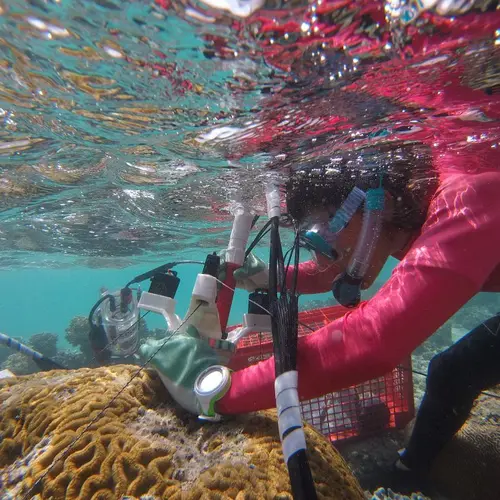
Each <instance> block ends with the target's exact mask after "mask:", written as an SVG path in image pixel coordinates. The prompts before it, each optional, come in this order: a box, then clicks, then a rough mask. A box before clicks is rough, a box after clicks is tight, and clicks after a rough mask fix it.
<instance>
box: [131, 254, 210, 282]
mask: <svg viewBox="0 0 500 500" xmlns="http://www.w3.org/2000/svg"><path fill="white" fill-rule="evenodd" d="M180 264H201V265H203V264H204V262H201V261H199V260H178V261H175V262H168V263H167V264H163V265H161V266H158V267H155V268H154V269H151V270H150V271H146V272H145V273H142V274H139V275H138V276H136V277H135V278H133V279H131V280H130V281H129V282H128V283H127V284H126V285H125V287H124V288H128V287H129V286H130V285H133V284H135V283H140V282H141V281H144V280H147V279H148V278H152V277H153V276H154V275H155V274H161V273H164V272H165V271H169V270H170V269H172V268H173V267H175V266H178V265H180Z"/></svg>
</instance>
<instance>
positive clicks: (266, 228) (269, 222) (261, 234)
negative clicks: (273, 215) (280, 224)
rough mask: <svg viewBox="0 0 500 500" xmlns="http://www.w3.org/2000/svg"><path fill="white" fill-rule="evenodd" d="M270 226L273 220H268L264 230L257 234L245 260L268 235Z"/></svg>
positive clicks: (246, 252)
mask: <svg viewBox="0 0 500 500" xmlns="http://www.w3.org/2000/svg"><path fill="white" fill-rule="evenodd" d="M270 225H271V220H268V221H267V222H266V223H265V224H264V226H263V227H262V229H261V230H260V231H259V232H258V233H257V236H256V237H255V238H254V239H253V241H252V243H250V245H249V246H248V248H247V249H246V251H245V259H246V258H247V257H248V256H249V255H250V252H251V251H252V250H253V249H254V248H255V247H256V246H257V244H258V243H259V241H260V240H261V239H262V238H263V237H264V236H265V235H266V234H267V233H268V231H269V227H270Z"/></svg>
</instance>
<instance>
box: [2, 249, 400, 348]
mask: <svg viewBox="0 0 500 500" xmlns="http://www.w3.org/2000/svg"><path fill="white" fill-rule="evenodd" d="M256 253H257V255H259V256H260V257H262V258H264V259H266V258H267V257H266V255H265V251H264V250H262V249H261V250H259V251H258V252H256ZM195 258H196V259H200V260H201V261H203V260H204V259H205V254H202V253H199V255H198V256H197V257H195ZM394 265H395V261H394V260H392V261H390V262H388V263H387V265H386V266H385V268H384V270H383V271H382V273H381V275H380V277H379V279H378V280H377V282H376V283H375V284H374V285H373V286H372V288H370V289H369V290H367V291H365V292H364V293H365V294H366V295H367V296H369V295H371V294H372V293H373V292H374V290H375V289H376V288H377V287H378V286H380V283H382V282H383V281H384V280H386V279H387V278H388V276H389V274H390V272H391V270H392V268H393V267H394ZM150 268H151V266H150V265H135V266H130V267H127V268H123V269H90V268H86V267H80V266H75V267H72V268H67V269H36V268H31V269H18V270H16V271H13V270H11V271H5V270H4V271H0V283H1V284H2V287H1V290H0V318H2V319H1V324H0V331H1V332H3V333H5V334H7V335H10V336H16V337H21V338H24V339H29V337H30V336H31V335H33V334H35V333H42V332H50V333H55V334H57V335H58V337H59V340H58V345H59V347H60V348H66V347H70V346H69V344H68V343H67V342H66V340H65V338H64V330H65V329H66V327H67V326H68V324H69V322H70V321H71V319H72V318H74V317H75V316H87V315H88V313H89V311H90V308H91V307H92V305H93V304H94V303H95V301H96V300H97V298H98V297H99V289H100V288H101V287H102V286H106V287H108V288H109V289H110V290H116V289H119V288H121V287H123V286H124V285H125V284H126V283H127V281H128V280H129V279H131V278H132V277H134V276H136V275H138V274H141V273H143V272H145V271H148V270H149V269H150ZM177 270H178V272H179V277H180V278H181V282H180V285H179V289H178V291H177V294H176V300H177V312H178V314H180V315H181V317H182V316H183V315H184V313H185V312H186V310H187V307H188V305H189V300H190V296H191V291H192V288H193V285H194V282H195V279H196V275H197V273H198V272H200V270H201V266H199V265H196V264H186V265H182V266H179V267H178V268H177ZM148 283H149V282H145V284H143V289H147V286H148ZM247 297H248V293H247V292H245V291H243V290H237V291H236V294H235V296H234V302H233V306H232V309H231V315H230V318H229V319H230V324H238V323H240V322H241V319H242V315H243V314H244V313H245V312H246V311H247V307H248V304H247ZM313 300H322V301H331V302H332V303H333V299H332V298H331V294H329V293H323V294H312V295H304V296H301V298H300V303H301V305H302V306H305V305H307V303H308V302H310V301H313ZM146 319H147V324H148V327H149V328H163V327H164V326H165V324H164V322H163V320H162V318H161V317H159V316H156V315H154V314H149V315H148V316H147V318H146Z"/></svg>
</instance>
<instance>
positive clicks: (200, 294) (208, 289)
mask: <svg viewBox="0 0 500 500" xmlns="http://www.w3.org/2000/svg"><path fill="white" fill-rule="evenodd" d="M216 298H217V280H216V279H215V278H214V277H213V276H210V274H201V273H200V274H198V276H197V277H196V281H195V283H194V288H193V294H192V296H191V300H203V301H205V302H208V303H209V304H213V303H215V299H216Z"/></svg>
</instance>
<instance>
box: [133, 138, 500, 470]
mask: <svg viewBox="0 0 500 500" xmlns="http://www.w3.org/2000/svg"><path fill="white" fill-rule="evenodd" d="M490 153H491V154H490V155H489V156H488V155H483V157H482V159H483V163H482V165H479V164H476V165H475V168H474V169H470V168H469V167H470V165H469V163H468V158H469V157H465V158H462V157H461V155H460V154H453V155H452V154H449V155H446V154H432V151H431V148H430V147H428V146H425V145H423V144H421V143H416V142H410V141H402V140H401V141H393V142H390V143H385V144H382V145H379V146H377V147H365V148H362V149H358V150H354V151H344V152H342V153H338V154H337V155H331V156H328V157H326V158H323V159H318V158H314V159H313V160H310V162H309V163H307V162H306V163H305V164H298V166H297V167H295V169H294V171H292V172H291V173H290V175H289V178H288V180H287V182H286V186H285V192H286V204H287V209H288V213H289V215H290V216H291V217H292V218H293V220H294V223H295V226H296V229H297V234H300V235H301V241H302V245H303V246H306V247H307V248H308V249H310V250H311V251H312V254H313V258H312V259H311V260H308V261H306V262H302V263H300V264H299V267H298V281H297V289H298V292H299V293H302V294H304V293H320V292H326V291H328V290H332V291H333V294H334V296H335V297H336V298H337V300H338V302H339V303H341V304H343V305H345V306H347V307H352V309H351V310H350V311H349V312H348V313H347V314H346V315H345V316H343V317H342V318H340V319H337V320H335V321H333V322H331V323H330V324H328V325H326V326H324V327H323V328H321V329H319V330H317V331H316V332H315V333H314V334H312V335H309V336H305V337H302V338H300V339H299V342H298V354H297V356H298V358H297V369H298V371H299V373H300V377H299V383H298V391H299V396H300V399H302V400H307V399H312V398H316V397H320V396H322V395H325V394H327V393H331V392H336V391H339V390H341V389H344V388H347V387H350V386H352V385H355V384H359V383H362V382H364V381H366V380H371V379H374V378H377V377H380V376H383V375H384V374H385V373H387V372H389V371H390V370H392V369H393V368H394V367H395V366H397V365H398V363H399V362H400V361H401V360H402V359H403V358H404V357H406V356H408V355H409V354H410V353H411V352H412V351H413V350H414V349H415V348H416V347H417V346H419V345H420V344H421V343H422V342H423V341H424V340H426V339H427V338H428V337H430V336H431V335H432V334H433V333H434V332H435V331H436V330H437V329H438V328H439V327H440V326H442V325H443V324H444V323H445V322H446V321H447V320H448V319H449V318H450V317H451V316H452V315H453V314H454V313H456V312H457V311H458V310H459V309H460V308H461V307H462V306H463V305H464V304H466V303H467V302H468V301H469V300H470V299H471V298H472V297H473V296H474V295H475V294H477V293H479V292H480V291H492V292H498V291H500V256H499V253H498V248H499V247H500V197H499V196H498V192H499V190H500V171H498V168H497V164H498V155H495V154H493V152H491V151H490ZM299 156H300V155H299ZM461 158H462V159H461ZM299 159H300V158H298V159H297V160H299ZM390 256H393V257H395V258H396V259H398V260H399V261H400V262H399V264H398V265H397V266H396V267H395V269H394V270H393V272H392V274H391V276H390V278H389V279H388V281H387V282H386V283H385V284H384V285H383V286H382V287H381V288H380V290H379V291H378V292H377V293H376V294H375V295H374V296H373V297H372V298H371V299H370V300H368V301H366V302H364V303H362V304H361V305H359V307H354V306H357V305H358V303H359V300H360V290H361V289H366V288H368V287H369V286H370V285H371V284H372V283H373V282H374V280H375V279H376V278H377V276H378V275H379V273H380V271H381V269H382V267H383V266H384V264H385V263H386V261H387V259H388V258H389V257H390ZM292 274H293V273H292V272H288V273H287V277H288V276H291V275H292ZM266 277H267V266H266V264H265V263H264V262H263V261H261V260H260V259H258V258H257V257H255V256H253V255H252V254H250V255H249V256H248V258H247V259H246V261H245V262H244V265H243V266H242V267H241V268H240V269H239V270H237V271H236V273H235V278H236V279H237V286H238V287H240V288H244V289H246V290H254V289H257V288H265V287H266V286H268V285H267V283H266ZM499 326H500V316H495V317H493V318H490V319H488V318H485V322H484V323H483V324H482V325H480V326H478V327H477V328H476V329H474V330H472V331H471V332H470V333H469V334H468V335H466V336H465V337H464V338H463V339H462V340H460V341H459V342H457V343H456V344H454V345H452V346H451V347H450V348H448V349H447V350H446V351H445V352H443V353H441V354H439V355H437V356H436V357H435V358H433V359H432V361H431V363H430V366H429V372H428V380H427V392H426V394H425V397H424V400H423V402H422V405H421V408H420V410H419V412H418V416H417V419H416V424H415V427H414V431H413V435H412V437H411V440H410V442H409V445H408V447H407V449H406V450H404V451H403V452H402V453H401V456H400V458H399V460H398V462H397V463H396V468H397V470H402V471H405V472H404V474H407V473H411V474H413V473H414V474H415V475H417V476H418V477H425V474H426V473H427V472H428V470H429V467H430V465H431V464H432V461H433V459H434V458H435V457H436V456H437V455H438V453H439V452H440V450H441V449H442V448H443V447H444V445H445V444H446V443H447V442H448V441H449V440H450V439H451V438H452V437H453V435H454V434H455V433H456V432H457V431H458V430H459V429H460V427H461V426H462V424H463V423H464V421H465V420H466V418H467V417H468V414H469V412H470V410H471V407H472V405H473V402H474V400H475V398H476V397H477V396H478V394H479V393H480V391H482V390H484V389H486V388H489V387H491V386H493V385H495V384H498V383H499V382H500V365H499V363H498V359H499V357H500V335H498V331H499ZM155 348H156V346H155V345H150V344H145V345H143V346H142V347H141V348H140V353H141V356H142V357H143V358H146V359H148V358H150V355H151V354H152V353H153V352H154V351H155ZM221 359H222V357H221V355H220V352H218V351H217V349H210V348H209V347H207V344H206V343H204V342H202V341H201V340H200V337H199V335H198V332H196V329H193V328H190V329H189V331H188V332H186V333H185V334H184V335H176V336H174V338H173V339H172V341H171V342H170V343H169V345H168V348H165V349H163V350H162V351H160V352H157V353H156V356H155V357H154V359H152V360H151V364H152V365H153V366H154V367H155V368H156V369H157V371H158V372H159V373H160V375H161V377H162V380H163V381H164V382H166V385H167V388H168V389H169V391H170V392H171V393H172V395H173V397H174V398H175V399H176V400H177V401H178V402H179V403H180V404H181V405H182V406H184V407H185V408H187V409H190V410H191V411H193V412H199V411H200V404H202V403H200V396H199V391H198V389H199V387H198V386H197V383H198V381H199V377H200V376H201V374H202V373H203V372H205V371H206V370H208V369H210V367H213V366H216V365H224V364H226V363H225V362H224V361H221ZM221 373H222V375H223V376H222V378H223V379H224V380H223V383H222V382H221V385H220V387H219V389H218V390H217V391H215V392H212V393H211V394H210V401H209V403H207V402H206V401H205V403H203V404H202V406H203V405H204V406H203V409H202V410H203V411H202V413H203V414H207V415H208V414H210V415H211V416H214V415H220V414H221V415H231V414H239V413H247V412H253V411H257V410H264V409H268V408H273V407H275V404H276V400H275V392H274V381H275V366H274V360H273V359H272V358H270V359H268V360H265V361H262V362H260V363H258V364H255V365H252V366H249V367H248V368H245V369H243V370H240V371H237V372H232V373H231V372H230V371H229V370H227V369H226V370H222V371H221Z"/></svg>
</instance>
